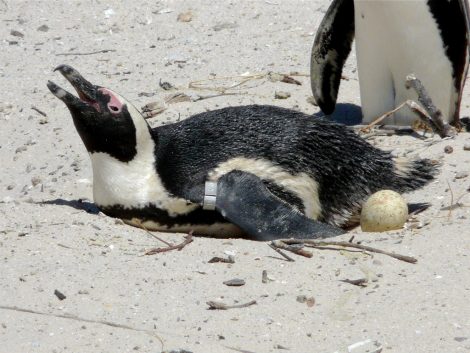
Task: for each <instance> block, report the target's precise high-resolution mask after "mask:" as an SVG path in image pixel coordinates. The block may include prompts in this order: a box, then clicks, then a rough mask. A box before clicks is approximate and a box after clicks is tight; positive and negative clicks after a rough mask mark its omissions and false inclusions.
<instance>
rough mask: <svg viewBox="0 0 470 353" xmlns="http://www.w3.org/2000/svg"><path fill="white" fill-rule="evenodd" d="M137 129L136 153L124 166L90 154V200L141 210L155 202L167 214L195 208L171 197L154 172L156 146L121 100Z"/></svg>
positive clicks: (139, 118)
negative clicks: (91, 194) (91, 197)
mask: <svg viewBox="0 0 470 353" xmlns="http://www.w3.org/2000/svg"><path fill="white" fill-rule="evenodd" d="M119 99H120V100H121V102H122V103H123V104H127V107H128V110H129V113H130V115H131V117H132V120H133V122H134V125H135V128H136V137H137V146H136V149H137V154H136V156H135V157H134V158H133V159H132V160H131V161H130V162H127V163H124V162H121V161H119V160H117V159H116V158H114V157H111V156H110V155H109V154H107V153H103V152H96V153H91V154H90V158H91V162H92V166H93V197H94V200H95V202H96V204H97V205H99V206H102V207H104V206H113V205H122V206H123V207H125V208H132V207H143V206H146V205H148V204H149V203H154V204H155V205H156V206H157V207H158V208H161V209H163V210H166V211H168V213H169V214H170V215H177V214H186V213H188V212H190V211H193V210H194V209H196V208H197V207H198V206H197V205H194V204H190V203H188V202H187V201H186V200H185V199H182V198H177V197H172V196H171V195H170V194H169V193H168V191H167V190H166V189H165V188H164V186H163V183H162V181H161V179H160V178H159V176H158V174H157V172H156V170H155V155H154V153H155V143H154V141H153V139H152V138H151V136H150V133H149V130H148V125H147V123H146V121H145V120H144V118H143V117H142V115H141V114H140V112H139V111H138V110H137V109H136V108H135V107H134V106H133V105H132V104H130V103H129V102H127V101H126V100H125V99H124V98H122V97H120V96H119Z"/></svg>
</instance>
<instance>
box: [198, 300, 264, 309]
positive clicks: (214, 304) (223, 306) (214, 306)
mask: <svg viewBox="0 0 470 353" xmlns="http://www.w3.org/2000/svg"><path fill="white" fill-rule="evenodd" d="M206 304H207V305H209V310H228V309H239V308H246V307H249V306H251V305H255V304H256V300H252V301H250V302H248V303H245V304H236V305H227V304H224V303H220V302H216V301H212V300H211V301H208V302H206Z"/></svg>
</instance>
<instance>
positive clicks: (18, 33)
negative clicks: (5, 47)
mask: <svg viewBox="0 0 470 353" xmlns="http://www.w3.org/2000/svg"><path fill="white" fill-rule="evenodd" d="M10 34H11V35H12V36H14V37H19V38H23V37H24V34H23V33H21V32H20V31H16V30H14V29H12V30H11V31H10Z"/></svg>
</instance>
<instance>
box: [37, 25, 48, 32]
mask: <svg viewBox="0 0 470 353" xmlns="http://www.w3.org/2000/svg"><path fill="white" fill-rule="evenodd" d="M37 30H38V31H39V32H47V31H49V26H48V25H42V26H39V27H38V29H37Z"/></svg>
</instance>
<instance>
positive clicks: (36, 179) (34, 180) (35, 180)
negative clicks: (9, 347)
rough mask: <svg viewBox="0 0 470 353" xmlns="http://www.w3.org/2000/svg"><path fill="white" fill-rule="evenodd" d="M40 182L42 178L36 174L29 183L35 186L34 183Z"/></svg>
mask: <svg viewBox="0 0 470 353" xmlns="http://www.w3.org/2000/svg"><path fill="white" fill-rule="evenodd" d="M41 182H42V180H41V178H40V177H38V176H35V177H32V178H31V184H33V186H36V185H38V184H40V183H41Z"/></svg>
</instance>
